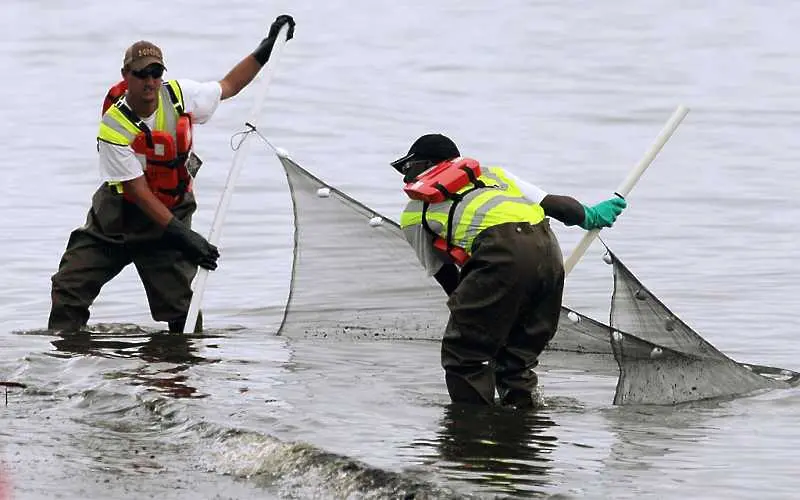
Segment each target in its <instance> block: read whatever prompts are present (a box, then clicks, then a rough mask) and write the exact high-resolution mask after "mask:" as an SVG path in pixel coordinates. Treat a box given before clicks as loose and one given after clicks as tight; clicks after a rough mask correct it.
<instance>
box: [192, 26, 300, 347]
mask: <svg viewBox="0 0 800 500" xmlns="http://www.w3.org/2000/svg"><path fill="white" fill-rule="evenodd" d="M288 30H289V25H288V24H285V25H284V26H282V27H281V29H280V31H279V32H278V38H277V40H275V45H274V46H273V48H272V52H271V53H270V57H269V60H268V61H267V63H266V64H265V65H264V68H262V70H261V71H260V72H259V73H260V75H259V80H260V83H261V85H260V86H258V88H257V89H256V97H255V101H254V104H253V109H252V110H251V111H250V118H249V120H248V121H247V124H248V125H250V127H251V131H255V130H256V125H257V122H258V118H259V117H260V116H261V111H262V110H263V108H264V101H265V100H266V97H267V87H268V85H269V82H270V79H271V77H272V72H273V71H274V68H275V65H276V64H277V63H278V60H279V59H280V55H281V53H282V52H283V46H284V45H285V44H286V35H287V32H288ZM252 135H253V134H252V133H245V134H244V138H243V139H242V142H241V143H240V144H239V147H238V148H237V149H236V152H235V153H234V155H233V164H232V166H231V169H230V171H229V172H228V178H227V180H226V181H225V189H224V190H223V191H222V197H221V198H220V201H219V205H217V211H216V212H215V213H214V220H213V222H212V223H211V232H210V233H209V235H208V241H209V243H211V244H212V245H217V244H218V242H219V237H220V233H221V232H222V223H223V221H224V220H225V214H226V213H227V211H228V205H230V201H231V197H232V196H233V187H234V185H235V184H236V180H237V179H238V177H239V172H240V171H241V170H242V165H243V164H244V160H245V158H246V157H247V153H248V151H249V150H250V147H249V146H250V141H249V139H250V136H252ZM207 280H208V270H207V269H203V268H202V267H201V268H199V269H198V270H197V275H196V276H195V279H194V282H193V283H192V302H191V303H190V304H189V311H188V312H187V313H186V323H185V324H184V326H183V333H192V332H193V331H194V327H195V323H196V322H197V315H198V313H199V311H200V303H201V302H202V300H203V292H204V291H205V288H206V281H207Z"/></svg>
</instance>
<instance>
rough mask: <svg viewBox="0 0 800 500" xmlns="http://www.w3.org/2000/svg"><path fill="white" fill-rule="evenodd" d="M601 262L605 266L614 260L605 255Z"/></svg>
mask: <svg viewBox="0 0 800 500" xmlns="http://www.w3.org/2000/svg"><path fill="white" fill-rule="evenodd" d="M603 262H605V263H606V264H611V263H612V262H614V259H612V258H611V254H610V253H607V254H605V255H603Z"/></svg>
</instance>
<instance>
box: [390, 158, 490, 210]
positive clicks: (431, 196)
mask: <svg viewBox="0 0 800 500" xmlns="http://www.w3.org/2000/svg"><path fill="white" fill-rule="evenodd" d="M480 176H481V166H480V164H479V163H478V161H477V160H473V159H472V158H455V159H453V160H446V161H443V162H441V163H439V164H437V165H436V166H434V167H432V168H430V169H428V170H427V171H425V172H423V173H422V174H421V175H419V176H418V177H417V178H416V180H414V181H412V182H409V183H407V184H406V186H405V187H404V188H403V191H405V192H406V194H407V195H408V197H409V198H411V199H412V200H420V201H424V202H426V203H441V202H443V201H444V200H446V199H451V198H453V195H455V194H456V193H457V192H458V190H460V189H461V188H463V187H464V186H466V185H467V184H470V183H472V184H474V183H475V182H476V181H477V179H478V177H480Z"/></svg>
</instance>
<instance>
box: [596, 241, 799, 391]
mask: <svg viewBox="0 0 800 500" xmlns="http://www.w3.org/2000/svg"><path fill="white" fill-rule="evenodd" d="M609 255H610V256H611V258H612V262H613V265H614V292H613V295H612V299H611V320H610V323H611V326H612V328H613V329H614V330H615V331H614V332H613V333H612V336H611V345H612V347H613V349H614V357H615V358H616V360H617V363H618V364H619V369H620V377H619V381H618V383H617V392H616V395H615V397H614V402H615V403H616V404H626V403H639V404H642V403H644V404H647V403H650V404H673V403H680V402H684V401H694V400H698V399H706V398H714V397H722V396H733V395H738V394H746V393H750V392H753V391H757V390H760V389H772V388H781V387H788V386H789V385H792V384H795V383H797V381H798V375H799V374H797V373H795V372H791V371H789V370H779V369H775V368H769V367H761V366H756V365H747V364H742V363H737V362H736V361H733V360H732V359H730V358H728V357H727V356H725V355H724V354H722V353H721V352H720V351H718V350H717V349H716V348H715V347H714V346H713V345H711V344H710V343H708V342H707V341H706V340H704V339H703V338H702V337H701V336H700V335H699V334H697V332H695V331H694V330H692V329H691V328H690V327H689V326H688V325H686V323H684V322H683V321H681V320H680V319H679V318H678V317H676V316H675V315H674V314H673V313H672V312H671V311H670V310H669V309H668V308H667V307H666V306H665V305H664V304H663V303H662V302H661V301H660V300H658V298H657V297H656V296H655V295H653V294H652V293H651V292H650V290H648V289H647V288H646V287H645V286H644V285H642V283H641V282H640V281H639V280H638V279H637V278H636V276H634V275H633V273H632V272H631V271H630V270H629V269H628V268H627V267H625V265H623V264H622V262H621V261H620V260H619V257H617V256H616V255H615V254H614V253H613V252H611V251H609ZM620 332H632V334H621V333H620Z"/></svg>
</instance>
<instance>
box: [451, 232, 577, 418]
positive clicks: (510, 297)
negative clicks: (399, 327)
mask: <svg viewBox="0 0 800 500" xmlns="http://www.w3.org/2000/svg"><path fill="white" fill-rule="evenodd" d="M472 250H473V252H472V256H471V257H470V259H469V260H468V261H467V263H466V265H465V266H464V267H463V269H462V270H461V281H460V282H459V284H458V287H457V288H456V290H455V291H454V292H453V294H452V295H451V296H450V299H449V300H448V301H447V306H448V307H449V308H450V320H449V321H448V323H447V327H446V329H445V333H444V337H443V339H442V367H443V368H444V370H445V381H446V383H447V390H448V392H449V393H450V398H451V399H452V400H453V402H456V403H473V404H493V403H494V394H495V388H497V392H498V394H499V396H500V402H501V404H504V405H513V406H531V405H532V404H533V401H532V398H531V392H532V391H533V390H534V389H535V388H536V385H537V377H536V374H535V373H534V372H533V368H535V367H536V365H537V364H538V357H539V354H540V353H541V352H542V350H543V349H544V347H545V345H546V344H547V342H548V341H550V339H551V338H552V337H553V335H554V334H555V332H556V328H557V326H558V317H559V313H560V310H561V299H562V294H563V290H564V266H563V258H562V255H561V249H560V247H559V245H558V242H557V240H556V237H555V235H553V233H552V232H551V230H550V225H549V223H548V221H547V219H545V220H544V221H543V222H541V223H539V224H537V225H533V226H532V225H530V224H528V223H518V222H513V223H505V224H500V225H497V226H494V227H490V228H488V229H485V230H484V231H482V232H481V233H480V234H479V235H478V236H477V238H476V239H475V242H474V244H473V246H472Z"/></svg>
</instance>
